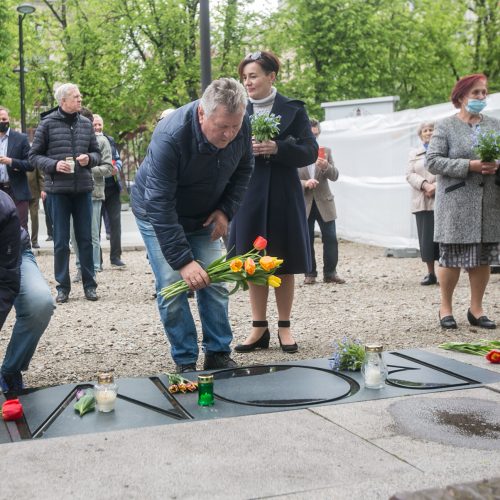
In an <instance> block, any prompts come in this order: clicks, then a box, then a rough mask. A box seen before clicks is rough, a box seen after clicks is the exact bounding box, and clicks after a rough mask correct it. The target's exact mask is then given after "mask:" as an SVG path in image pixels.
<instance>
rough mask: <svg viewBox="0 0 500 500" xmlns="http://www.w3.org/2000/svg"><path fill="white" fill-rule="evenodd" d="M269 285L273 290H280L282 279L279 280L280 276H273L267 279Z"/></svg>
mask: <svg viewBox="0 0 500 500" xmlns="http://www.w3.org/2000/svg"><path fill="white" fill-rule="evenodd" d="M267 283H268V285H269V286H272V287H273V288H278V287H279V286H280V285H281V278H278V276H274V274H273V275H271V276H269V278H267Z"/></svg>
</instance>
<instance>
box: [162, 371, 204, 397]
mask: <svg viewBox="0 0 500 500" xmlns="http://www.w3.org/2000/svg"><path fill="white" fill-rule="evenodd" d="M167 375H168V392H170V394H176V393H177V392H182V393H186V392H195V391H196V390H198V384H197V383H196V382H192V381H191V380H188V379H187V378H184V377H182V376H181V375H179V374H178V373H167Z"/></svg>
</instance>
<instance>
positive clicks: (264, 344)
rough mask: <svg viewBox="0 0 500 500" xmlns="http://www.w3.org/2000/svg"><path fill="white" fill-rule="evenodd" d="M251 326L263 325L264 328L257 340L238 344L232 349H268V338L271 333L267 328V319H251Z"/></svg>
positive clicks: (240, 350)
mask: <svg viewBox="0 0 500 500" xmlns="http://www.w3.org/2000/svg"><path fill="white" fill-rule="evenodd" d="M252 326H254V327H256V328H259V327H261V328H262V327H263V326H265V327H266V329H265V330H264V333H263V334H262V336H261V337H260V339H259V340H257V341H255V342H253V343H252V344H238V345H237V346H236V347H235V348H234V350H235V351H236V352H252V351H254V350H255V349H268V348H269V340H270V339H271V334H270V333H269V328H267V326H268V323H267V321H252Z"/></svg>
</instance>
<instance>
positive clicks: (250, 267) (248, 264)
mask: <svg viewBox="0 0 500 500" xmlns="http://www.w3.org/2000/svg"><path fill="white" fill-rule="evenodd" d="M245 272H246V273H247V274H248V276H252V274H254V273H255V262H254V260H253V259H252V258H251V257H248V258H247V260H246V261H245Z"/></svg>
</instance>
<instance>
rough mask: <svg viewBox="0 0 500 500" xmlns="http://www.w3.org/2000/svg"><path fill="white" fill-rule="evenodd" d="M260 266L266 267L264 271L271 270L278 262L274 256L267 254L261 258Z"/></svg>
mask: <svg viewBox="0 0 500 500" xmlns="http://www.w3.org/2000/svg"><path fill="white" fill-rule="evenodd" d="M259 264H260V267H262V269H264V271H271V270H273V269H274V268H275V267H276V263H275V262H274V257H269V255H266V256H264V257H261V259H260V260H259Z"/></svg>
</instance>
